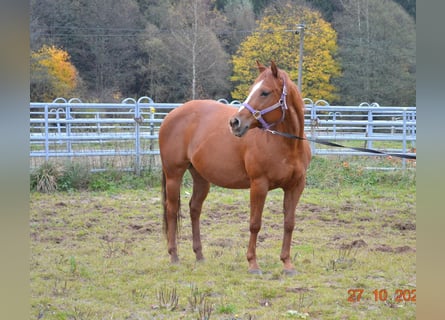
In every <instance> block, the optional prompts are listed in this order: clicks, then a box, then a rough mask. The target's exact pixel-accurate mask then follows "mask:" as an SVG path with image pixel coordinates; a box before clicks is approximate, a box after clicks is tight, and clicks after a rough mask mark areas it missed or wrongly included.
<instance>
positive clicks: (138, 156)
mask: <svg viewBox="0 0 445 320" xmlns="http://www.w3.org/2000/svg"><path fill="white" fill-rule="evenodd" d="M134 120H135V122H136V127H135V129H136V132H135V135H136V137H135V139H136V140H135V144H136V145H135V148H136V150H135V151H136V168H135V172H136V175H140V174H141V136H140V131H141V128H140V123H142V121H144V120H143V119H142V117H141V110H140V108H139V101H137V102H136V105H135V107H134Z"/></svg>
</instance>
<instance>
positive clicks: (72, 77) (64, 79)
mask: <svg viewBox="0 0 445 320" xmlns="http://www.w3.org/2000/svg"><path fill="white" fill-rule="evenodd" d="M30 71H31V72H30V73H31V77H30V84H31V101H39V102H40V101H52V100H54V99H55V98H57V97H65V98H68V97H71V96H72V95H73V93H74V92H75V90H76V89H77V87H78V85H79V82H80V79H79V77H78V74H77V70H76V68H75V67H74V65H73V64H72V63H71V62H70V56H69V55H68V53H67V52H66V51H64V50H62V49H59V48H57V47H55V46H46V45H44V46H43V47H42V48H41V49H40V50H38V51H35V52H31V66H30Z"/></svg>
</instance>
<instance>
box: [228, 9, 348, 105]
mask: <svg viewBox="0 0 445 320" xmlns="http://www.w3.org/2000/svg"><path fill="white" fill-rule="evenodd" d="M298 23H304V24H305V34H304V48H303V66H302V69H303V72H302V75H303V77H302V96H303V97H305V98H310V99H312V100H314V101H316V100H319V99H324V100H327V101H332V100H335V98H336V95H335V91H336V88H335V87H334V86H333V85H332V84H331V79H332V78H333V77H337V76H339V75H340V66H339V63H338V62H337V61H335V59H334V57H335V54H336V51H337V34H336V32H335V30H334V29H333V28H332V26H331V25H330V24H329V23H328V22H326V21H325V20H323V19H322V17H321V15H320V13H319V12H318V11H315V10H313V9H310V8H308V7H304V6H296V5H295V4H291V3H287V4H286V5H284V6H283V8H282V9H281V10H277V9H267V10H266V11H265V15H264V17H263V18H262V20H261V21H259V22H258V27H257V29H256V30H255V32H254V33H252V34H251V35H250V36H248V37H247V38H246V40H245V41H244V42H243V43H242V44H241V45H240V47H239V49H238V51H237V52H236V54H235V55H234V56H233V58H232V63H233V76H232V78H231V79H232V81H234V83H235V88H234V90H233V91H232V97H233V98H234V99H238V100H243V99H244V98H245V97H246V95H247V93H248V90H249V86H250V85H251V84H252V82H253V81H254V80H255V78H256V77H257V75H258V71H257V68H256V63H255V61H256V60H259V61H260V62H262V63H264V64H266V65H267V64H269V62H270V61H271V60H274V61H275V62H276V63H277V65H278V66H279V67H280V68H281V69H284V70H286V71H287V72H288V73H289V76H290V77H291V79H292V80H293V81H295V82H297V79H298V61H299V41H300V35H296V34H295V32H294V31H293V30H295V28H296V24H298Z"/></svg>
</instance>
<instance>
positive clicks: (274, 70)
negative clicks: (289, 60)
mask: <svg viewBox="0 0 445 320" xmlns="http://www.w3.org/2000/svg"><path fill="white" fill-rule="evenodd" d="M270 70H272V74H273V76H274V77H275V78H278V67H277V65H276V64H275V62H274V61H273V60H272V61H271V62H270Z"/></svg>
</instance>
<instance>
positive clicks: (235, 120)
mask: <svg viewBox="0 0 445 320" xmlns="http://www.w3.org/2000/svg"><path fill="white" fill-rule="evenodd" d="M229 126H230V129H231V130H232V133H233V134H234V135H235V136H237V137H242V136H243V135H244V134H245V133H246V132H247V130H249V126H250V124H244V123H243V121H242V120H241V119H240V118H239V117H238V116H233V117H232V118H230V120H229Z"/></svg>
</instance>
